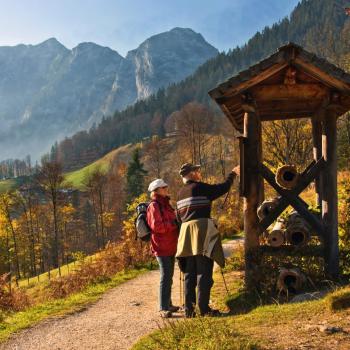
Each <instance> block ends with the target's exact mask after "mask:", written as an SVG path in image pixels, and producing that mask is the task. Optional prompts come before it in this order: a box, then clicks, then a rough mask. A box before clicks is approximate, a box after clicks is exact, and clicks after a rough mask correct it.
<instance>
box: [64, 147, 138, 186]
mask: <svg viewBox="0 0 350 350" xmlns="http://www.w3.org/2000/svg"><path fill="white" fill-rule="evenodd" d="M132 147H133V146H131V145H125V146H122V147H119V148H117V149H115V150H113V151H111V152H109V153H107V154H106V155H105V156H104V157H102V158H100V159H98V160H96V161H95V162H93V163H91V164H89V165H87V166H85V167H83V168H81V169H79V170H76V171H72V172H69V173H67V174H66V175H65V183H66V184H67V185H69V186H71V187H73V188H76V189H78V190H84V184H83V182H84V178H85V176H86V174H88V173H91V172H93V171H94V170H95V169H98V168H99V169H101V171H102V172H104V173H107V172H108V170H109V169H110V167H111V164H112V163H113V161H114V160H115V159H116V158H118V159H121V160H123V158H125V159H126V158H128V155H130V154H131V151H130V150H131V149H132Z"/></svg>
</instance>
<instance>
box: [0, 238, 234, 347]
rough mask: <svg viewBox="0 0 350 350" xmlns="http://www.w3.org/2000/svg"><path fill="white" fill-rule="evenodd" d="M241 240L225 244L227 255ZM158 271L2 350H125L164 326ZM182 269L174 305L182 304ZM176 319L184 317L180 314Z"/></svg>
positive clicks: (18, 337) (28, 333)
mask: <svg viewBox="0 0 350 350" xmlns="http://www.w3.org/2000/svg"><path fill="white" fill-rule="evenodd" d="M237 243H239V242H238V241H237V242H235V243H231V242H228V243H227V244H225V247H224V248H225V255H228V254H229V252H231V251H232V250H233V249H234V247H235V246H236V244H237ZM158 285H159V272H158V271H151V272H148V273H145V274H143V275H141V276H139V277H137V278H135V279H133V280H131V281H128V282H125V283H123V284H122V285H120V286H118V287H116V288H114V289H112V290H110V291H109V292H107V293H106V294H104V295H103V296H102V298H101V299H100V300H99V301H97V302H96V303H95V304H93V305H92V306H90V307H88V308H87V309H85V310H83V311H81V312H77V313H74V314H72V315H68V316H65V317H61V318H52V319H48V320H47V321H43V322H41V323H39V324H37V325H36V326H34V327H32V328H29V329H26V330H23V331H21V332H20V333H18V334H16V335H14V336H13V337H12V338H11V339H10V340H9V341H8V342H6V343H4V344H1V345H0V350H78V349H79V350H82V349H84V350H87V349H89V350H90V349H91V350H92V349H98V350H107V349H113V350H124V349H129V348H130V346H131V345H132V344H134V343H135V342H136V341H137V340H138V339H139V338H140V337H142V336H143V335H145V334H147V333H149V332H151V331H152V330H155V329H158V328H159V327H160V326H161V325H162V324H163V322H162V319H160V318H159V315H158V312H157V307H158V306H157V302H158ZM179 299H180V286H179V270H178V269H177V270H176V271H175V276H174V285H173V302H174V304H175V305H179ZM176 316H177V317H179V318H180V317H183V316H182V315H181V314H177V315H176Z"/></svg>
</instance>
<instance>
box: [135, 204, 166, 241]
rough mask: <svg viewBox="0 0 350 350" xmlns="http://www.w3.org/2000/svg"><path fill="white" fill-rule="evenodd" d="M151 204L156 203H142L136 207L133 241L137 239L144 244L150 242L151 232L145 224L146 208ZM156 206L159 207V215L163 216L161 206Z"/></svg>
mask: <svg viewBox="0 0 350 350" xmlns="http://www.w3.org/2000/svg"><path fill="white" fill-rule="evenodd" d="M152 202H156V201H151V202H149V203H145V202H143V203H140V204H139V205H138V206H137V207H136V213H137V216H136V219H135V229H136V237H135V240H137V239H138V238H139V239H141V241H144V242H148V241H150V240H151V233H152V230H151V228H150V227H149V226H148V223H147V208H148V206H149V205H150V204H151V203H152ZM157 203H158V202H157ZM158 205H159V209H160V213H161V215H163V211H162V206H161V205H160V204H159V203H158Z"/></svg>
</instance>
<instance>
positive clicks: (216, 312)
mask: <svg viewBox="0 0 350 350" xmlns="http://www.w3.org/2000/svg"><path fill="white" fill-rule="evenodd" d="M201 316H208V317H221V316H222V313H221V312H220V311H219V310H216V309H210V308H209V310H208V311H207V312H204V313H201Z"/></svg>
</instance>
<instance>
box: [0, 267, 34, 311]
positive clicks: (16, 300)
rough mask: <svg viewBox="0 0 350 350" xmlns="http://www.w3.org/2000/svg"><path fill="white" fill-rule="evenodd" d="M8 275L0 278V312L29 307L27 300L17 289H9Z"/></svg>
mask: <svg viewBox="0 0 350 350" xmlns="http://www.w3.org/2000/svg"><path fill="white" fill-rule="evenodd" d="M9 276H10V274H8V273H7V274H4V275H1V276H0V310H2V311H19V310H22V309H24V308H25V307H27V306H29V304H30V302H29V298H28V297H27V295H26V294H25V293H24V292H23V291H22V290H21V289H19V288H11V286H10V284H9Z"/></svg>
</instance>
